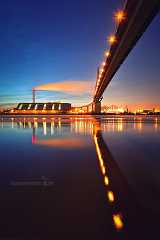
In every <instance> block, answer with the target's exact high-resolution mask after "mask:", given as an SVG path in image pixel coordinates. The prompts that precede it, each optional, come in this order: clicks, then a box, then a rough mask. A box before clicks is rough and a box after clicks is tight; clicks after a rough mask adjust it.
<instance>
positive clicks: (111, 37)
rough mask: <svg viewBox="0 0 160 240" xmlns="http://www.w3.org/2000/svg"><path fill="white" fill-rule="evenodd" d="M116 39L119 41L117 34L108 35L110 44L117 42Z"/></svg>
mask: <svg viewBox="0 0 160 240" xmlns="http://www.w3.org/2000/svg"><path fill="white" fill-rule="evenodd" d="M116 41H117V39H116V36H115V35H110V36H109V37H108V43H109V44H110V45H113V44H114V43H116Z"/></svg>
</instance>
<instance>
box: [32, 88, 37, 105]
mask: <svg viewBox="0 0 160 240" xmlns="http://www.w3.org/2000/svg"><path fill="white" fill-rule="evenodd" d="M32 101H33V103H35V102H36V90H35V88H32Z"/></svg>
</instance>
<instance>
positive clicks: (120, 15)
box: [114, 10, 126, 23]
mask: <svg viewBox="0 0 160 240" xmlns="http://www.w3.org/2000/svg"><path fill="white" fill-rule="evenodd" d="M125 18H126V15H125V13H124V11H122V10H118V11H117V12H116V13H115V14H114V19H115V21H116V22H117V23H121V22H122V21H123V20H125Z"/></svg>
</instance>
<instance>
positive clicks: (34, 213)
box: [0, 116, 160, 240]
mask: <svg viewBox="0 0 160 240" xmlns="http://www.w3.org/2000/svg"><path fill="white" fill-rule="evenodd" d="M0 147H1V148H0V149H1V151H0V239H24V238H25V239H50V238H51V239H56V240H57V239H58V240H59V239H87V240H88V239H89V240H90V239H96V240H103V239H159V238H157V236H158V234H159V225H160V220H159V219H160V204H159V203H160V118H158V117H141V116H139V117H134V116H127V117H114V116H109V117H106V116H100V117H99V116H95V117H93V116H77V117H75V116H52V117H35V118H33V117H25V118H24V117H15V118H9V117H1V118H0Z"/></svg>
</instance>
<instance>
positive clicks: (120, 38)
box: [94, 0, 160, 101]
mask: <svg viewBox="0 0 160 240" xmlns="http://www.w3.org/2000/svg"><path fill="white" fill-rule="evenodd" d="M159 9H160V0H139V1H137V0H128V1H127V2H126V5H125V9H124V12H125V13H126V19H125V21H124V22H123V23H122V24H121V23H120V24H119V26H118V28H117V31H116V34H115V37H116V39H117V42H116V43H115V44H113V45H112V46H111V48H110V56H109V57H108V58H107V59H106V65H105V67H104V71H103V74H102V76H101V79H100V83H99V85H98V86H97V88H96V92H95V95H94V101H97V100H99V99H100V98H101V97H102V95H103V93H104V91H105V89H106V87H107V86H108V84H109V83H110V81H111V80H112V78H113V76H114V75H115V73H116V72H117V70H118V69H119V67H120V66H121V64H122V63H123V61H124V60H125V59H126V57H127V56H128V54H129V53H130V51H131V50H132V49H133V48H134V46H135V44H136V43H137V41H138V40H139V38H140V37H141V36H142V35H143V33H144V32H145V30H146V29H147V27H148V25H149V24H150V23H151V22H152V20H153V18H154V17H155V15H156V14H157V13H158V12H159Z"/></svg>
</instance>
